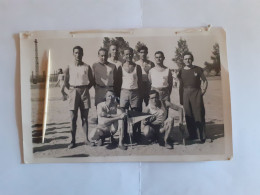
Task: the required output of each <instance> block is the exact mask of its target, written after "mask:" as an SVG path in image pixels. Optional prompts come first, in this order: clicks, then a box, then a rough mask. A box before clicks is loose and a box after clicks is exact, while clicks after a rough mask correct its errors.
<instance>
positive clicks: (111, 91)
mask: <svg viewBox="0 0 260 195" xmlns="http://www.w3.org/2000/svg"><path fill="white" fill-rule="evenodd" d="M108 92H110V93H113V94H115V91H114V90H112V89H110V90H107V92H106V94H107V93H108Z"/></svg>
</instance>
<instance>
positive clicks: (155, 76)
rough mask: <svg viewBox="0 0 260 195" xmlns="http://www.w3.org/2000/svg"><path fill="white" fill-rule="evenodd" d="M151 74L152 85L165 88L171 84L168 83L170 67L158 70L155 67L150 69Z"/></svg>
mask: <svg viewBox="0 0 260 195" xmlns="http://www.w3.org/2000/svg"><path fill="white" fill-rule="evenodd" d="M150 74H151V82H152V87H155V88H164V87H168V86H169V83H168V76H169V68H166V69H165V70H163V71H158V70H156V69H155V68H152V69H151V70H150Z"/></svg>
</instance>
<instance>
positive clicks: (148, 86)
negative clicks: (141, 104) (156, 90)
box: [142, 82, 151, 104]
mask: <svg viewBox="0 0 260 195" xmlns="http://www.w3.org/2000/svg"><path fill="white" fill-rule="evenodd" d="M150 91H151V84H150V82H143V83H142V95H143V97H142V98H143V100H144V101H145V103H146V104H148V102H149V94H150Z"/></svg>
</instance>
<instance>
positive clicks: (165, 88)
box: [152, 86, 169, 90]
mask: <svg viewBox="0 0 260 195" xmlns="http://www.w3.org/2000/svg"><path fill="white" fill-rule="evenodd" d="M152 89H155V90H156V89H157V90H168V89H169V87H153V86H152Z"/></svg>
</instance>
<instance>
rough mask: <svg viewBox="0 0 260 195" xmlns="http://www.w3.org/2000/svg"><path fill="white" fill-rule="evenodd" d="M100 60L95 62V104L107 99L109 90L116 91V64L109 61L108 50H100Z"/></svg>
mask: <svg viewBox="0 0 260 195" xmlns="http://www.w3.org/2000/svg"><path fill="white" fill-rule="evenodd" d="M98 57H99V62H96V63H94V64H93V72H94V80H95V106H97V105H98V104H99V103H100V102H103V101H104V100H105V96H106V92H107V91H108V90H110V91H114V90H115V89H114V84H115V82H114V81H115V77H116V65H114V64H112V63H110V62H108V61H107V58H108V52H107V50H106V49H104V48H101V49H99V50H98Z"/></svg>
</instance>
